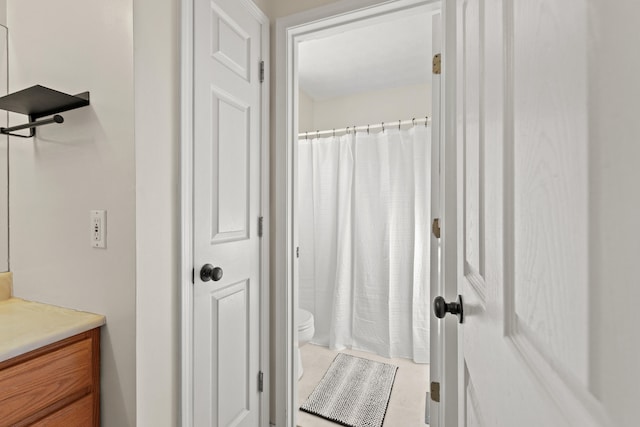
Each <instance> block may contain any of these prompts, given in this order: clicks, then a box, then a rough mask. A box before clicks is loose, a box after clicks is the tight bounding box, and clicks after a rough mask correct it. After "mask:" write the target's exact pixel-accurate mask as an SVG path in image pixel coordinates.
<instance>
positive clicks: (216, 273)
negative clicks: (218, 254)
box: [200, 264, 224, 282]
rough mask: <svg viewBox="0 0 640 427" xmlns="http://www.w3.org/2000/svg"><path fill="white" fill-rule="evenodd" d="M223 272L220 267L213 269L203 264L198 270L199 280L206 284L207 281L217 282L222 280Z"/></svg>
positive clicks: (211, 266)
mask: <svg viewBox="0 0 640 427" xmlns="http://www.w3.org/2000/svg"><path fill="white" fill-rule="evenodd" d="M223 273H224V272H223V271H222V269H221V268H220V267H214V266H213V265H211V264H205V265H203V266H202V268H201V269H200V280H202V281H203V282H208V281H209V280H213V281H214V282H217V281H218V280H220V279H222V274H223Z"/></svg>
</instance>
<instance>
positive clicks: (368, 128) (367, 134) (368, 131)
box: [367, 125, 369, 135]
mask: <svg viewBox="0 0 640 427" xmlns="http://www.w3.org/2000/svg"><path fill="white" fill-rule="evenodd" d="M367 135H369V125H367Z"/></svg>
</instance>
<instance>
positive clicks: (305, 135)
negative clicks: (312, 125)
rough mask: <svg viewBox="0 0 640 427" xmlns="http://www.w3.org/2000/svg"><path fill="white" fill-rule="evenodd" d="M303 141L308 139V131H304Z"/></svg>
mask: <svg viewBox="0 0 640 427" xmlns="http://www.w3.org/2000/svg"><path fill="white" fill-rule="evenodd" d="M304 139H309V131H306V132H305V133H304Z"/></svg>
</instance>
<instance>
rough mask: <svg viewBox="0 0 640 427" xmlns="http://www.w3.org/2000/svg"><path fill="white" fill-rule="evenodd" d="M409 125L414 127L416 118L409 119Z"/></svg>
mask: <svg viewBox="0 0 640 427" xmlns="http://www.w3.org/2000/svg"><path fill="white" fill-rule="evenodd" d="M411 124H412V125H413V126H415V125H416V118H415V117H414V118H413V119H411Z"/></svg>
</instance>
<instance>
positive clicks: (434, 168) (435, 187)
mask: <svg viewBox="0 0 640 427" xmlns="http://www.w3.org/2000/svg"><path fill="white" fill-rule="evenodd" d="M431 54H432V56H433V57H434V59H435V56H436V55H439V58H442V22H441V14H440V13H437V14H434V15H433V17H432V41H431ZM440 76H441V74H439V73H437V72H434V73H433V74H432V76H431V105H432V109H431V111H432V112H431V216H432V224H431V232H430V236H431V259H430V265H431V274H430V287H429V289H430V295H431V298H434V297H435V296H436V295H442V294H443V286H442V282H441V276H440V268H441V265H440V264H441V255H440V235H436V228H437V229H439V228H440V225H441V222H442V219H441V218H440V188H441V187H440V147H441V134H440V129H441V118H442V117H441V114H440V106H441V85H440V83H441V82H440ZM436 219H437V221H438V222H437V224H435V223H434V221H435V220H436ZM438 233H439V231H438ZM429 326H430V331H429V333H430V338H429V341H430V349H431V350H430V356H429V373H430V374H429V377H430V379H431V381H432V382H434V383H442V381H443V378H442V363H443V360H442V354H443V353H442V346H443V333H442V331H440V328H441V327H442V325H441V324H440V322H439V321H438V319H437V318H436V317H435V316H433V314H431V316H430V325H429ZM429 396H430V399H429V401H428V402H426V404H427V405H430V409H429V425H430V426H431V427H440V426H441V425H444V424H443V423H441V414H440V410H441V408H442V406H440V405H439V404H438V403H439V402H436V401H434V400H433V396H432V395H431V394H430V395H429ZM442 398H443V396H440V397H437V399H438V401H441V400H442Z"/></svg>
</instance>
